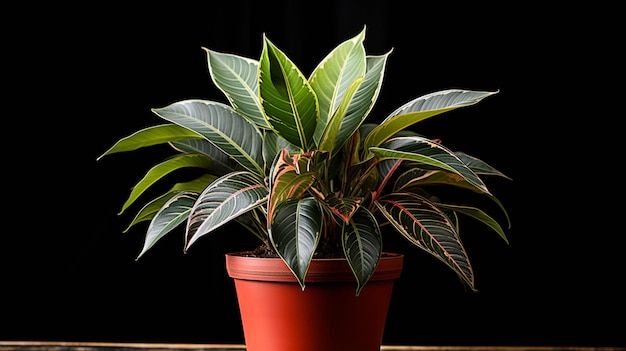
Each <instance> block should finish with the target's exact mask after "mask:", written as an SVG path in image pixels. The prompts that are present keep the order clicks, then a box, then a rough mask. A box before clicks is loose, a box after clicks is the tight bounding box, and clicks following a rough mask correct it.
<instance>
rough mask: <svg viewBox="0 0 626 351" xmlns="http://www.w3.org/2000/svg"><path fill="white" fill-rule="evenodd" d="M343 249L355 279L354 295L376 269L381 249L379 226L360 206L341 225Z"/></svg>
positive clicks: (367, 211)
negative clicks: (347, 220)
mask: <svg viewBox="0 0 626 351" xmlns="http://www.w3.org/2000/svg"><path fill="white" fill-rule="evenodd" d="M342 238H343V240H342V242H343V251H344V254H345V256H346V259H347V260H348V264H349V265H350V269H352V273H354V277H355V278H356V281H357V289H356V295H357V296H358V295H359V294H360V293H361V290H362V289H363V287H364V286H365V284H367V282H368V281H369V279H370V278H371V277H372V275H373V274H374V271H376V267H377V266H378V262H379V261H380V257H381V254H382V249H383V241H382V235H381V232H380V226H379V225H378V222H377V221H376V218H375V217H374V215H373V214H372V213H371V212H370V211H369V210H368V209H367V208H365V207H361V208H360V209H359V210H358V211H357V212H356V213H355V214H354V215H353V216H352V218H351V220H350V222H349V223H348V224H346V225H344V226H343V233H342Z"/></svg>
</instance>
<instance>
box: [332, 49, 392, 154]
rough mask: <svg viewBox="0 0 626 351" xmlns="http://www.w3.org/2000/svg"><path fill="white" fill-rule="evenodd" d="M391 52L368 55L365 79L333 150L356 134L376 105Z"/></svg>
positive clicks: (342, 125)
mask: <svg viewBox="0 0 626 351" xmlns="http://www.w3.org/2000/svg"><path fill="white" fill-rule="evenodd" d="M389 53H390V52H389ZM389 53H387V54H385V55H382V56H368V57H367V72H366V73H365V79H364V80H363V82H362V83H361V84H360V85H359V88H358V89H357V91H356V93H355V94H354V96H352V98H351V99H350V102H349V104H348V107H347V110H346V112H345V116H344V117H343V118H342V120H341V125H340V126H339V131H338V132H337V135H336V136H335V137H334V139H335V144H334V146H333V150H339V149H340V148H341V146H343V144H344V143H345V142H346V141H347V140H348V139H350V138H351V137H352V136H353V135H354V133H355V132H356V131H357V130H358V129H359V127H360V126H361V124H362V123H363V122H364V121H365V119H366V118H367V116H368V115H369V113H370V112H371V110H372V108H373V107H374V104H375V103H376V100H377V99H378V94H379V93H380V89H381V87H382V84H383V77H384V74H385V64H386V62H387V57H388V56H389Z"/></svg>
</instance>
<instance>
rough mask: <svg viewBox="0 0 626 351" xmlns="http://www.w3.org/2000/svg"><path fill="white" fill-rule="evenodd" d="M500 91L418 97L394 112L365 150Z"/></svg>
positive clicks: (454, 91) (458, 91)
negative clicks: (439, 115) (410, 128)
mask: <svg viewBox="0 0 626 351" xmlns="http://www.w3.org/2000/svg"><path fill="white" fill-rule="evenodd" d="M496 93H498V91H472V90H461V89H448V90H442V91H438V92H434V93H431V94H426V95H424V96H421V97H418V98H416V99H414V100H412V101H409V102H408V103H406V104H404V105H403V106H401V107H399V108H398V109H396V110H395V111H394V112H392V113H391V114H390V115H389V116H387V118H385V120H383V122H382V123H381V124H380V125H378V126H377V127H376V128H375V129H374V130H372V132H371V133H370V134H369V135H368V136H367V138H366V139H365V150H367V149H368V148H369V147H371V146H379V145H380V144H382V143H383V142H384V141H385V140H387V139H388V138H391V137H392V136H393V135H395V134H396V133H398V132H400V131H401V130H403V129H405V128H408V127H409V126H411V125H413V124H415V123H418V122H420V121H423V120H425V119H427V118H430V117H432V116H435V115H438V114H440V113H443V112H447V111H451V110H454V109H457V108H459V107H465V106H470V105H474V104H476V103H478V102H479V101H481V100H482V99H484V98H486V97H488V96H491V95H494V94H496Z"/></svg>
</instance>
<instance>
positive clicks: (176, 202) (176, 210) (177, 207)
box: [136, 191, 198, 260]
mask: <svg viewBox="0 0 626 351" xmlns="http://www.w3.org/2000/svg"><path fill="white" fill-rule="evenodd" d="M197 197H198V193H193V192H188V191H181V192H178V193H177V194H175V195H174V196H173V197H172V198H170V199H169V200H168V201H167V202H166V203H165V204H164V205H163V206H162V207H161V208H160V209H159V211H158V212H157V213H156V215H155V216H154V218H153V219H152V221H151V222H150V225H149V226H148V231H147V232H146V238H145V240H144V244H143V249H142V250H141V252H140V253H139V256H137V258H136V260H138V259H139V258H140V257H141V256H143V255H144V254H145V253H146V252H147V251H148V250H149V249H150V248H152V246H154V244H156V242H157V241H158V240H159V239H161V238H162V237H164V236H165V235H166V234H167V233H169V232H171V231H172V229H174V228H176V227H178V225H179V224H181V223H183V222H185V221H186V220H187V217H188V215H189V212H190V211H191V208H192V206H193V204H194V203H195V202H196V198H197Z"/></svg>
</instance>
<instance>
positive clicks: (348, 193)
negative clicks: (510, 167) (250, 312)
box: [98, 28, 509, 351]
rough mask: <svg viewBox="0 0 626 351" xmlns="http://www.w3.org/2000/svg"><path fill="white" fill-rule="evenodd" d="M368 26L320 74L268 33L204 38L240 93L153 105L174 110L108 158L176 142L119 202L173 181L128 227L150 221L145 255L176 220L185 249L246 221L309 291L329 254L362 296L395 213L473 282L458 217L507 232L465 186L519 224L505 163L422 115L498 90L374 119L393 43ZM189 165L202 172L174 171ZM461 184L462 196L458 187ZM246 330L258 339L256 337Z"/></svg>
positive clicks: (422, 101)
mask: <svg viewBox="0 0 626 351" xmlns="http://www.w3.org/2000/svg"><path fill="white" fill-rule="evenodd" d="M364 39H365V28H363V30H362V31H361V32H360V33H358V34H357V35H356V36H354V37H353V38H351V39H349V40H346V41H344V42H343V43H340V44H339V45H338V46H337V47H336V48H335V49H333V50H332V51H331V52H330V53H329V54H328V55H327V56H326V57H324V58H323V60H321V61H320V63H319V64H318V66H317V67H316V68H315V69H314V70H313V72H312V73H311V74H310V75H309V76H308V77H306V76H305V75H304V74H303V73H302V72H301V71H300V69H299V68H298V67H297V66H296V65H295V64H294V63H293V62H292V61H291V60H290V59H289V58H288V56H287V55H286V54H285V53H284V52H282V51H281V50H280V49H279V48H278V47H277V46H276V45H274V43H272V42H271V41H270V40H269V38H268V37H266V36H264V37H263V49H262V53H261V56H260V58H259V59H258V60H255V59H250V58H246V57H242V56H238V55H234V54H229V53H222V52H218V51H214V50H210V49H205V51H206V54H207V60H208V68H209V74H210V76H211V79H212V81H213V83H214V84H215V85H216V86H217V87H218V88H219V89H220V90H221V91H222V92H223V94H224V95H225V98H226V100H227V101H228V104H227V103H223V102H217V101H208V100H200V99H189V100H183V101H178V102H174V103H172V104H171V105H168V106H165V107H162V108H154V109H152V111H153V112H154V114H155V115H156V116H158V117H159V118H160V119H162V120H163V121H164V122H165V123H163V124H160V125H156V126H152V127H148V128H145V129H142V130H139V131H137V132H136V133H133V134H132V135H129V136H127V137H123V138H121V139H120V140H119V141H118V142H117V143H115V144H114V145H113V146H112V147H111V148H109V149H108V150H106V151H105V152H104V153H103V154H102V155H101V156H100V157H99V158H98V159H100V158H102V157H104V156H106V155H110V154H114V153H120V152H128V151H133V150H137V149H139V148H143V147H149V146H154V145H157V144H169V145H170V146H171V147H172V153H170V154H167V155H166V157H165V159H164V161H163V162H160V163H158V164H157V165H155V166H153V167H152V168H150V169H149V170H148V172H147V173H146V174H145V176H144V177H143V178H142V179H141V180H139V182H138V183H137V184H136V185H135V186H134V187H133V189H132V191H131V193H130V195H129V197H128V199H127V201H126V202H125V203H124V204H123V206H122V209H121V211H120V212H119V213H120V214H122V213H124V212H125V211H127V210H128V209H129V208H131V207H133V205H135V203H136V202H137V201H138V200H139V199H143V197H145V196H146V195H147V193H148V192H149V191H148V190H150V189H152V188H153V186H154V185H155V184H157V183H163V182H170V183H171V184H172V186H171V188H169V190H168V191H166V192H165V193H163V194H159V195H157V196H156V197H155V198H153V199H151V200H149V201H147V202H146V203H145V205H144V206H143V207H141V208H140V209H139V210H138V211H137V214H136V216H135V217H134V219H133V220H132V222H131V223H130V224H129V226H128V228H127V229H126V230H129V229H130V228H131V227H133V226H135V225H137V224H139V223H145V222H147V223H146V224H147V225H148V227H147V232H146V237H145V241H144V246H143V248H142V250H141V252H140V253H139V255H138V257H137V259H139V258H140V257H142V256H143V255H145V254H147V253H148V252H149V250H150V249H151V248H152V247H153V246H154V245H155V243H157V242H158V241H159V239H161V238H162V237H164V236H165V235H166V234H168V233H170V232H172V231H173V230H174V229H176V228H178V227H182V226H184V228H185V229H184V235H185V245H184V247H183V251H185V252H186V251H187V250H189V249H190V248H191V247H192V246H193V244H194V243H195V242H197V241H198V240H199V239H200V238H202V237H204V236H206V235H208V234H210V233H216V232H219V230H217V229H219V228H220V227H221V226H222V225H224V224H225V223H228V222H231V221H235V222H237V223H239V224H240V225H241V227H242V228H244V229H245V230H248V231H249V232H250V233H251V234H252V235H254V236H256V237H257V238H258V240H259V246H258V247H257V248H255V249H254V250H249V251H245V254H246V255H247V256H258V257H260V258H263V259H268V260H275V261H276V260H278V261H279V262H280V265H282V266H283V267H285V269H286V270H287V272H289V276H290V279H293V281H294V282H296V283H297V285H298V288H299V290H300V292H301V293H302V294H305V293H306V292H307V291H308V290H310V289H307V287H308V286H309V285H310V283H309V280H308V279H307V278H308V274H309V273H310V270H311V267H312V266H313V265H312V262H316V260H318V259H319V260H323V259H326V258H328V259H340V260H343V261H344V262H347V264H346V266H345V267H349V269H348V271H349V272H350V276H351V278H352V280H353V282H354V284H352V289H353V295H354V297H355V298H360V296H361V295H363V293H364V292H365V288H366V286H369V285H370V283H372V282H371V279H372V277H373V276H374V275H375V272H376V269H377V268H378V267H379V263H380V262H382V260H384V259H385V257H387V256H388V257H393V256H394V254H392V253H386V252H384V251H383V246H382V236H383V235H382V232H383V231H382V230H381V227H382V226H383V225H389V227H390V228H393V229H390V230H389V231H392V232H397V233H399V234H400V235H402V236H403V237H404V238H406V239H407V242H408V243H410V245H412V246H414V247H417V248H420V249H422V250H424V251H425V252H427V253H429V254H431V255H432V256H434V257H435V258H437V259H439V260H440V261H441V262H443V263H444V264H446V265H447V266H448V267H449V268H450V269H451V270H452V272H454V273H456V274H457V275H458V276H459V278H460V279H461V281H462V282H463V283H464V284H466V285H467V286H468V287H470V288H471V289H474V288H475V286H474V275H473V271H472V266H471V264H470V261H469V258H468V255H467V253H466V251H465V248H464V246H463V244H462V242H461V239H460V236H459V230H458V228H459V226H458V221H459V219H460V217H461V216H467V217H470V218H473V219H475V220H478V221H479V222H482V223H483V224H485V225H486V226H485V227H486V228H489V229H491V230H493V231H495V232H496V233H497V234H498V235H499V236H500V237H502V239H504V240H505V241H507V238H506V235H505V233H504V229H503V227H502V226H501V223H499V221H498V220H496V217H493V216H492V215H489V214H488V213H487V212H486V211H484V210H482V209H480V208H479V207H476V206H473V205H471V204H466V203H464V202H463V200H464V199H468V198H473V197H464V196H463V194H464V192H468V191H471V192H474V193H477V194H480V195H484V197H485V198H487V199H491V200H492V202H493V203H494V204H495V205H496V207H497V208H499V209H500V210H501V211H502V214H503V216H502V217H503V218H504V219H505V221H506V224H507V225H509V219H508V215H507V214H506V210H505V209H504V207H503V205H502V204H501V203H500V201H499V200H498V199H497V198H496V197H495V196H494V195H493V194H491V193H490V191H489V190H488V188H487V186H486V185H485V183H484V181H483V178H484V177H486V176H497V177H505V178H506V176H505V175H504V174H502V173H501V172H499V171H498V170H496V169H495V168H494V167H492V166H490V165H488V164H487V163H485V162H483V161H481V160H480V159H478V158H476V157H473V156H470V155H468V154H465V153H462V152H456V151H452V150H450V149H448V148H447V147H445V146H444V145H443V144H442V143H441V142H440V141H438V140H433V139H429V138H427V137H426V136H422V135H420V134H417V133H416V132H415V131H413V130H411V128H412V127H413V126H414V125H416V124H417V123H418V122H420V121H423V120H426V119H428V118H430V117H433V116H436V115H439V114H441V113H444V112H447V111H452V110H455V109H458V108H461V107H467V106H470V105H473V104H476V103H478V102H480V101H481V100H483V99H484V98H486V97H489V96H492V95H494V94H496V93H497V91H472V90H461V89H448V90H443V91H437V92H433V93H430V94H427V95H424V96H420V97H418V98H415V99H414V100H411V101H409V102H408V103H406V104H404V105H402V106H400V107H399V108H397V109H396V110H395V111H393V112H391V113H390V114H389V115H388V116H386V117H385V118H384V119H382V121H381V122H380V123H373V122H369V121H367V122H366V119H367V117H368V115H369V113H370V111H372V108H373V107H374V104H375V102H376V100H377V98H378V96H379V93H380V91H381V87H382V82H383V77H384V72H385V66H386V63H387V59H388V57H389V55H390V54H391V51H389V52H387V53H385V54H383V55H377V56H375V55H369V54H366V52H365V48H364V45H363V43H364ZM184 169H194V170H195V171H196V172H197V171H200V172H198V173H194V174H197V177H195V178H194V179H191V180H190V179H187V178H184V179H181V180H176V179H175V175H176V174H179V173H177V172H179V171H181V170H184ZM446 188H449V189H455V191H448V190H447V189H446ZM440 190H444V192H443V193H441V194H440V193H438V191H440ZM452 195H461V196H460V197H459V198H455V199H450V198H447V197H448V196H452ZM234 254H235V253H234ZM237 254H239V253H237ZM233 256H238V255H232V256H230V257H231V258H232V257H233ZM228 259H229V258H228V257H227V261H228ZM372 284H373V283H372ZM383 312H386V307H384V308H383ZM383 314H384V313H383ZM361 319H363V318H361ZM350 323H351V322H350ZM245 328H246V322H244V329H245ZM245 333H246V343H247V344H248V349H249V350H250V351H255V350H253V349H252V348H251V346H250V344H249V343H250V340H249V338H248V331H245ZM380 338H382V331H380V336H377V337H376V338H375V339H378V346H379V345H380ZM302 342H303V343H306V342H304V341H302ZM378 346H376V347H378ZM260 349H261V348H259V350H260ZM300 349H302V348H300ZM363 349H364V348H363ZM276 350H278V348H276V347H275V348H274V350H273V351H276Z"/></svg>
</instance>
